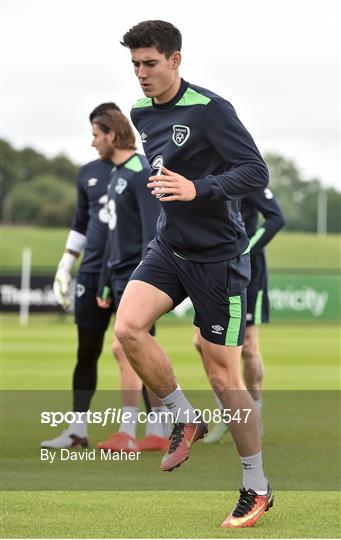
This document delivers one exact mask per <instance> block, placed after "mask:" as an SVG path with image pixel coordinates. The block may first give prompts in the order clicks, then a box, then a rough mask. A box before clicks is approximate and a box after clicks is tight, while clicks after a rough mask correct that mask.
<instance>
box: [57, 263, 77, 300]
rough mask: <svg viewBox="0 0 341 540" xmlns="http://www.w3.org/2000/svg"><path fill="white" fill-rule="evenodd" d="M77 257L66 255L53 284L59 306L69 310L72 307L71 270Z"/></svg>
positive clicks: (59, 265)
mask: <svg viewBox="0 0 341 540" xmlns="http://www.w3.org/2000/svg"><path fill="white" fill-rule="evenodd" d="M76 260H77V257H76V256H75V255H71V253H64V255H63V257H62V258H61V260H60V262H59V264H58V268H57V272H56V275H55V278H54V282H53V292H54V294H55V297H56V299H57V302H58V304H60V305H61V306H63V308H64V309H67V308H68V307H69V306H70V284H71V270H72V267H73V265H74V264H75V262H76Z"/></svg>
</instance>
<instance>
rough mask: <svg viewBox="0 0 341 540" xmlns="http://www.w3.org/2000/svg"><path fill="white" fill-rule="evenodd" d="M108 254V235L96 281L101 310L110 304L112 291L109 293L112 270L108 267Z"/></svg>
mask: <svg viewBox="0 0 341 540" xmlns="http://www.w3.org/2000/svg"><path fill="white" fill-rule="evenodd" d="M110 254H111V242H110V234H108V239H107V243H106V246H105V251H104V257H103V261H102V268H101V274H100V277H99V281H98V289H97V295H96V299H97V304H98V306H99V307H101V308H104V309H106V308H108V307H109V306H110V305H111V302H112V291H111V276H112V268H111V265H110Z"/></svg>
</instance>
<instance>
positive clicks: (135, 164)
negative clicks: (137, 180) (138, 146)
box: [124, 156, 143, 173]
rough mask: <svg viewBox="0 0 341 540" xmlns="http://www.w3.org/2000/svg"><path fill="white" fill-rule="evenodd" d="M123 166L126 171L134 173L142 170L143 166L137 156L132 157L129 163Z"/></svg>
mask: <svg viewBox="0 0 341 540" xmlns="http://www.w3.org/2000/svg"><path fill="white" fill-rule="evenodd" d="M124 166H125V168H126V169H129V170H130V171H134V172H136V173H138V172H141V171H142V169H143V165H142V163H141V160H140V158H139V156H133V157H132V158H131V159H130V160H129V161H127V163H126V164H125V165H124Z"/></svg>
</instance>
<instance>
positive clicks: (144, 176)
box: [133, 169, 160, 259]
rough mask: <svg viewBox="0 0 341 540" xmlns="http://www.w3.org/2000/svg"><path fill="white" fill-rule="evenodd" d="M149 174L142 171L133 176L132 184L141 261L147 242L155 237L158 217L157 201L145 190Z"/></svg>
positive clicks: (149, 171) (158, 206) (146, 171)
mask: <svg viewBox="0 0 341 540" xmlns="http://www.w3.org/2000/svg"><path fill="white" fill-rule="evenodd" d="M150 173H151V170H149V169H143V170H142V171H141V172H140V173H138V174H136V175H135V177H134V183H133V186H134V193H135V197H136V202H137V205H138V208H139V214H140V219H141V227H142V250H141V259H142V258H143V257H144V255H145V253H146V251H147V246H148V244H149V242H150V241H151V240H153V238H154V237H155V236H156V223H157V220H158V217H159V215H160V203H159V199H157V198H156V197H153V195H152V194H151V192H150V190H149V189H148V188H147V183H148V178H149V175H150Z"/></svg>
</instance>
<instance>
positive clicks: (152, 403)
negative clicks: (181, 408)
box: [138, 386, 170, 452]
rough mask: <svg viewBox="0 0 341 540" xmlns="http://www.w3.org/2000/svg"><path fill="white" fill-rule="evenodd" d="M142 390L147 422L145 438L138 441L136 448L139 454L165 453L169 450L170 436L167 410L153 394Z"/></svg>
mask: <svg viewBox="0 0 341 540" xmlns="http://www.w3.org/2000/svg"><path fill="white" fill-rule="evenodd" d="M144 388H145V394H146V399H147V402H148V407H147V422H146V424H145V426H146V431H145V437H144V438H142V439H141V440H139V442H138V448H139V450H140V451H141V452H150V451H164V452H165V451H166V450H168V448H169V435H170V430H169V418H168V410H167V409H166V408H165V407H164V405H163V403H162V402H161V401H160V400H159V398H157V397H156V395H155V394H154V392H152V391H151V390H150V389H148V388H146V387H145V386H144ZM165 413H166V414H165Z"/></svg>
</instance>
